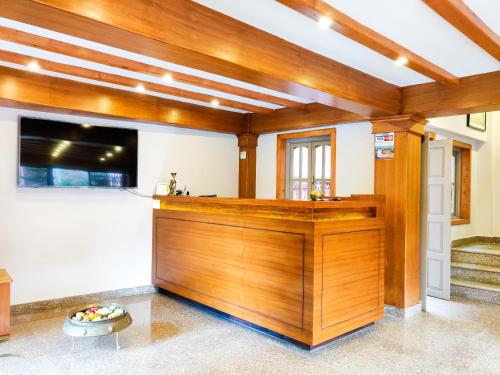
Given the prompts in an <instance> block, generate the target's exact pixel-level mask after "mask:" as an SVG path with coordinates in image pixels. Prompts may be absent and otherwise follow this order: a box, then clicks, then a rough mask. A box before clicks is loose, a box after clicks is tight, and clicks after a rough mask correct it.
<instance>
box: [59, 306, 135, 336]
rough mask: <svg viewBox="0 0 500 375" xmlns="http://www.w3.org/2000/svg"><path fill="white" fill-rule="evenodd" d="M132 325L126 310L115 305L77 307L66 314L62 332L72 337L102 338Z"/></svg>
mask: <svg viewBox="0 0 500 375" xmlns="http://www.w3.org/2000/svg"><path fill="white" fill-rule="evenodd" d="M131 324H132V317H131V316H130V314H129V313H128V311H127V309H126V308H125V307H124V306H122V305H119V304H117V303H101V304H93V305H87V306H82V307H78V308H76V309H73V310H71V311H70V312H68V315H67V316H66V320H65V321H64V325H63V331H64V333H65V334H67V335H69V336H73V337H92V336H104V335H109V334H111V333H117V332H119V331H121V330H123V329H125V328H127V327H128V326H130V325H131Z"/></svg>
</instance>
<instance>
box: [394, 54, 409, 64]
mask: <svg viewBox="0 0 500 375" xmlns="http://www.w3.org/2000/svg"><path fill="white" fill-rule="evenodd" d="M394 63H395V64H396V65H399V66H403V65H406V64H408V59H407V58H406V57H404V56H400V57H398V58H397V59H396V61H394Z"/></svg>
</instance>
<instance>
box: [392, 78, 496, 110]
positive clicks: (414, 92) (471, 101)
mask: <svg viewBox="0 0 500 375" xmlns="http://www.w3.org/2000/svg"><path fill="white" fill-rule="evenodd" d="M401 110H402V113H404V114H419V115H420V116H422V117H424V118H433V117H443V116H455V115H464V114H467V113H477V112H491V111H498V110H500V70H497V71H495V72H491V73H484V74H478V75H473V76H468V77H464V78H460V81H459V84H458V85H457V86H454V87H447V86H443V85H440V84H438V83H435V82H431V83H424V84H420V85H414V86H407V87H404V88H403V89H402V99H401Z"/></svg>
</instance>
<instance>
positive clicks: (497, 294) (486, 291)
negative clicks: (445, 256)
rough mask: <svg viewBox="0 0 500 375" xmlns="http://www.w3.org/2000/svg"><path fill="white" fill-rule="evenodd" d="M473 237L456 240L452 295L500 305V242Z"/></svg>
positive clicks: (453, 256) (453, 252)
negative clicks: (465, 239)
mask: <svg viewBox="0 0 500 375" xmlns="http://www.w3.org/2000/svg"><path fill="white" fill-rule="evenodd" d="M492 241H494V240H492V239H488V238H473V239H470V241H469V242H465V243H464V241H462V240H459V241H454V244H453V245H452V250H451V295H453V296H459V297H463V298H468V299H473V300H477V301H484V302H490V303H495V304H500V242H492Z"/></svg>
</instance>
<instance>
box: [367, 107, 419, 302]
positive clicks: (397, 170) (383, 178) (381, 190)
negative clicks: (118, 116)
mask: <svg viewBox="0 0 500 375" xmlns="http://www.w3.org/2000/svg"><path fill="white" fill-rule="evenodd" d="M426 122H427V121H426V120H424V119H422V118H420V117H417V116H412V115H405V116H396V117H391V118H386V119H382V120H376V121H372V125H373V126H372V131H373V133H374V134H377V133H385V132H394V158H393V159H382V160H375V194H384V195H385V196H386V230H385V233H386V240H385V245H386V249H385V303H386V304H388V305H393V306H396V307H400V308H405V307H410V306H413V305H416V304H417V303H418V302H419V300H420V285H419V284H420V273H419V272H420V259H419V256H420V255H419V254H420V189H421V188H420V178H421V157H422V154H421V142H422V136H423V135H424V134H425V131H424V126H425V123H426Z"/></svg>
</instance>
